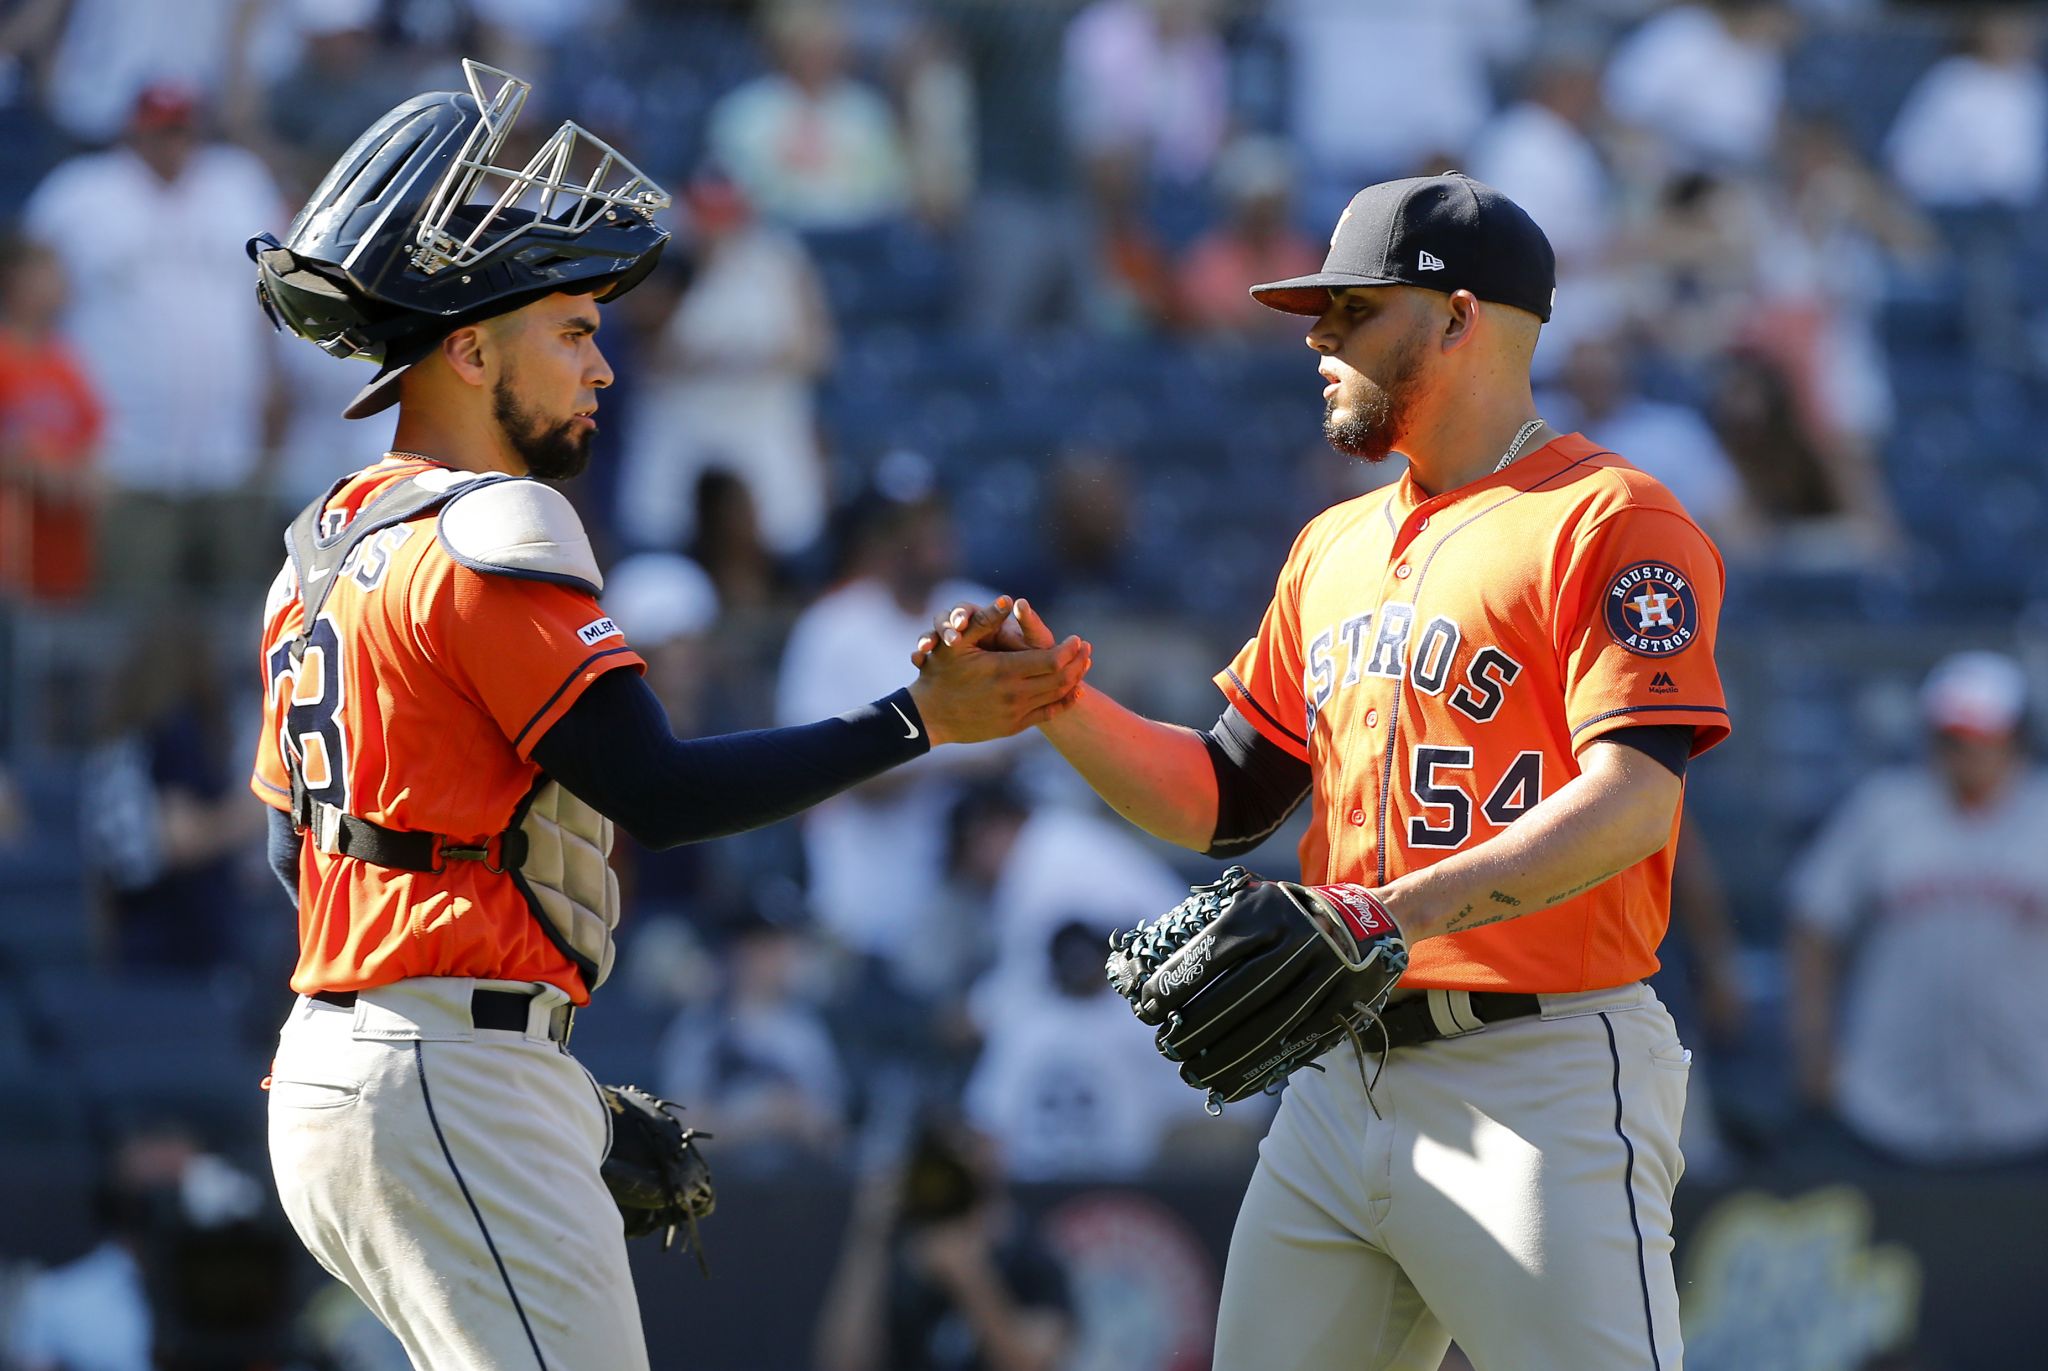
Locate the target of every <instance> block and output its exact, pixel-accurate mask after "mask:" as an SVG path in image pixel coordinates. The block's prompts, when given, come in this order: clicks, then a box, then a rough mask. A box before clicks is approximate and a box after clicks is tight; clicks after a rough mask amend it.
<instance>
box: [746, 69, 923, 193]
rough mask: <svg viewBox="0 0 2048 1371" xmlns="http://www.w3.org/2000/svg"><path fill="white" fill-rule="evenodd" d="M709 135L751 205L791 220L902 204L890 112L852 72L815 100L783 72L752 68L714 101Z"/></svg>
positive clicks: (900, 163) (898, 159)
mask: <svg viewBox="0 0 2048 1371" xmlns="http://www.w3.org/2000/svg"><path fill="white" fill-rule="evenodd" d="M710 144H711V151H712V154H713V155H714V157H715V158H716V159H717V161H718V162H719V164H720V165H721V166H723V167H724V168H725V169H726V171H727V172H728V173H729V174H730V175H731V176H732V178H733V180H734V181H735V182H737V183H738V184H739V186H740V187H741V189H743V190H744V191H746V194H747V199H748V200H749V201H751V202H752V203H753V204H754V205H755V207H756V208H758V209H759V210H760V211H761V212H762V213H763V214H766V215H768V216H769V217H771V218H773V219H776V220H779V221H780V222H782V223H785V224H788V225H791V226H792V227H795V228H803V229H838V228H859V227H861V226H863V225H869V224H875V223H879V222H881V221H883V220H885V219H888V218H891V217H893V216H894V215H896V214H899V213H901V212H902V210H903V208H904V200H905V196H906V194H907V185H906V178H905V174H904V166H903V149H902V147H901V145H900V143H899V141H898V138H897V134H896V117H895V115H894V114H893V113H892V112H891V111H890V109H889V104H888V102H887V101H886V100H884V99H883V98H882V97H881V96H880V95H879V94H878V93H876V92H875V91H873V90H870V89H869V88H868V87H866V86H864V85H862V84H860V83H859V82H857V81H854V80H852V79H850V78H849V79H842V80H839V81H836V82H834V83H833V84H832V85H831V86H830V87H829V88H828V89H826V90H825V91H823V92H822V93H820V94H819V95H818V96H817V97H816V98H815V99H814V98H812V97H811V96H809V95H807V94H805V92H804V90H803V88H802V87H800V86H798V85H797V84H796V82H794V81H792V80H790V79H789V78H788V77H787V76H783V75H780V74H776V73H771V74H769V75H767V76H760V77H756V78H755V79H754V80H752V81H749V82H748V83H747V84H746V85H744V86H741V87H740V88H739V89H737V90H735V91H733V92H732V93H731V94H730V95H727V96H726V97H725V98H724V99H723V100H721V101H719V103H718V106H717V107H716V108H715V109H714V110H712V112H711V130H710Z"/></svg>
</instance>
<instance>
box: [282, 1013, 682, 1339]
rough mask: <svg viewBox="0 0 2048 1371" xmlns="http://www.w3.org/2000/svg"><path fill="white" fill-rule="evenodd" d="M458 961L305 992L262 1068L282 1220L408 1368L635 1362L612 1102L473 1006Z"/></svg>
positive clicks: (535, 1019) (532, 1026)
mask: <svg viewBox="0 0 2048 1371" xmlns="http://www.w3.org/2000/svg"><path fill="white" fill-rule="evenodd" d="M479 985H481V986H483V987H485V988H497V989H513V990H522V991H528V990H532V989H534V987H533V986H531V985H528V984H525V983H516V982H491V981H484V982H478V981H474V980H469V979H465V978H457V977H433V978H420V979H415V980H408V981H401V982H399V983H398V984H396V985H392V986H384V987H381V988H379V989H376V990H366V991H363V992H362V993H361V994H360V995H359V996H358V998H357V1002H356V1004H355V1006H354V1007H353V1008H339V1007H336V1006H331V1005H327V1004H323V1003H320V1002H319V1001H315V1000H310V999H306V998H304V997H301V998H300V1000H299V1001H298V1003H297V1005H296V1006H295V1007H294V1008H293V1010H292V1013H291V1017H290V1018H289V1019H287V1020H286V1022H285V1025H284V1029H283V1031H282V1033H281V1034H280V1035H279V1038H278V1048H277V1059H276V1061H275V1063H274V1064H273V1065H272V1068H271V1085H270V1160H271V1167H272V1169H273V1171H274V1173H275V1174H276V1177H277V1189H278V1194H279V1195H280V1196H281V1197H282V1199H283V1201H284V1210H285V1213H286V1215H287V1216H288V1217H289V1218H290V1219H291V1223H292V1227H293V1228H295V1229H297V1230H298V1234H299V1237H300V1239H301V1240H302V1241H304V1243H305V1244H306V1247H307V1249H308V1250H310V1251H311V1252H312V1254H313V1255H314V1256H315V1257H316V1258H318V1259H319V1261H320V1264H321V1265H322V1266H324V1267H326V1268H327V1269H328V1271H330V1272H332V1273H333V1274H334V1276H335V1277H336V1278H337V1279H339V1280H341V1281H342V1282H344V1283H345V1284H347V1285H348V1286H349V1287H350V1288H351V1289H353V1290H354V1291H355V1292H356V1294H357V1295H359V1296H361V1297H362V1300H363V1302H364V1303H365V1304H366V1305H368V1306H369V1307H370V1310H371V1311H372V1312H373V1313H375V1314H376V1315H377V1317H378V1318H379V1319H381V1320H383V1322H384V1324H385V1325H386V1326H387V1327H388V1328H390V1329H391V1331H392V1332H393V1333H394V1334H396V1335H397V1337H398V1339H399V1341H400V1342H401V1343H403V1344H404V1346H405V1350H406V1353H407V1355H409V1356H410V1357H411V1358H412V1361H413V1365H414V1366H415V1367H418V1368H420V1371H502V1369H504V1368H515V1367H516V1368H520V1371H536V1368H540V1369H542V1371H584V1369H585V1368H596V1367H604V1368H606V1371H613V1369H614V1368H617V1371H644V1368H646V1366H647V1350H646V1343H645V1339H644V1337H643V1335H642V1333H641V1328H640V1308H639V1304H638V1302H637V1301H636V1300H635V1298H634V1294H633V1279H632V1275H631V1273H630V1272H629V1271H628V1269H627V1265H626V1242H625V1238H624V1236H623V1235H622V1233H621V1230H620V1223H619V1217H618V1210H617V1208H616V1207H614V1205H613V1203H612V1199H611V1195H610V1193H609V1192H608V1191H607V1190H606V1189H605V1187H604V1182H603V1181H602V1180H601V1179H600V1178H599V1175H598V1168H599V1166H600V1165H601V1164H602V1162H603V1159H604V1154H605V1150H606V1148H607V1146H608V1141H609V1140H608V1130H609V1128H610V1119H609V1111H607V1110H606V1109H605V1107H604V1104H603V1101H602V1100H601V1099H600V1098H599V1096H598V1093H597V1087H596V1084H595V1083H594V1082H593V1081H592V1080H591V1078H590V1074H589V1073H588V1072H586V1071H585V1070H584V1069H583V1068H582V1066H580V1065H579V1064H578V1063H577V1061H576V1059H575V1058H574V1057H571V1056H570V1055H569V1054H568V1053H567V1052H565V1051H563V1050H562V1049H561V1048H560V1047H558V1046H557V1045H556V1044H555V1043H553V1042H551V1041H550V1040H549V1038H548V1035H547V1025H548V1017H549V1013H550V1011H551V1010H553V1009H554V1007H555V1006H557V1005H559V1004H561V1003H562V1002H563V1000H564V998H565V997H564V996H563V994H562V992H561V991H559V990H555V989H553V988H543V989H542V990H541V993H539V994H538V995H536V996H535V997H534V1004H533V1009H532V1011H531V1013H530V1016H529V1021H528V1029H527V1031H526V1032H525V1033H518V1032H512V1031H508V1030H501V1029H488V1028H485V1029H479V1028H477V1027H475V1026H474V1025H473V1024H472V1023H471V1021H470V1010H469V1004H470V993H471V991H472V990H473V989H474V988H476V987H477V986H479Z"/></svg>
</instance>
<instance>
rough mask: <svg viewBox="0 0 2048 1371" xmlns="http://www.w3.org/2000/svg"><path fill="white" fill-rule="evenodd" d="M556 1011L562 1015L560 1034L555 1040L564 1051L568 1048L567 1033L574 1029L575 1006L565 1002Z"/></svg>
mask: <svg viewBox="0 0 2048 1371" xmlns="http://www.w3.org/2000/svg"><path fill="white" fill-rule="evenodd" d="M557 1012H558V1013H560V1014H561V1016H562V1036H561V1037H559V1038H557V1039H555V1041H556V1042H557V1043H558V1044H560V1045H561V1047H562V1050H563V1051H565V1052H566V1051H567V1050H568V1048H569V1035H570V1034H571V1033H573V1032H575V1031H576V1006H575V1005H573V1004H565V1005H563V1006H562V1007H561V1008H560V1010H558V1011H557Z"/></svg>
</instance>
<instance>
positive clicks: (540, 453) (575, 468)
mask: <svg viewBox="0 0 2048 1371" xmlns="http://www.w3.org/2000/svg"><path fill="white" fill-rule="evenodd" d="M491 417H492V418H494V419H496V420H497V421H498V427H499V428H501V429H503V430H504V433H505V438H506V440H507V441H508V442H510V443H511V444H512V450H513V451H514V452H516V453H518V454H519V460H520V461H522V462H524V463H526V471H527V474H528V475H529V476H535V477H538V478H539V479H541V480H543V481H566V480H568V479H570V478H571V477H573V476H580V475H582V473H583V468H585V467H587V466H589V465H590V440H591V439H592V438H593V437H595V436H596V434H595V431H594V430H590V429H583V430H578V429H577V427H576V420H575V417H574V416H573V415H572V416H571V417H569V418H567V419H563V420H561V421H560V422H558V423H553V424H550V423H548V422H547V420H545V419H543V418H541V417H540V416H539V415H537V414H535V413H534V412H533V411H532V410H530V409H528V408H526V406H524V405H522V404H520V403H519V397H518V396H517V395H515V394H514V393H513V389H512V374H511V373H510V372H509V371H508V372H507V373H506V374H504V375H503V376H500V377H499V378H498V383H497V385H495V386H493V387H492V389H491Z"/></svg>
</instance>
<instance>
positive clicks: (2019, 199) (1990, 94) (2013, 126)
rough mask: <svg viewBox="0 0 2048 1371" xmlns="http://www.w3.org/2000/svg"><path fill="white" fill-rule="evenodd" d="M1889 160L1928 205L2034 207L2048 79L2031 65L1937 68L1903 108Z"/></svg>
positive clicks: (2045, 137)
mask: <svg viewBox="0 0 2048 1371" xmlns="http://www.w3.org/2000/svg"><path fill="white" fill-rule="evenodd" d="M1885 155H1886V158H1887V159H1888V160H1889V162H1890V164H1891V172H1892V176H1893V177H1894V179H1896V180H1897V181H1898V183H1899V185H1900V186H1901V187H1903V188H1904V189H1905V191H1906V193H1907V194H1908V195H1910V196H1912V197H1913V198H1914V199H1915V200H1917V201H1919V202H1920V203H1921V204H1923V205H1928V206H1931V207H1934V208H1939V209H1951V208H1965V207H1968V206H1972V205H1987V204H1988V205H2008V206H2021V205H2030V204H2032V203H2033V202H2034V201H2035V200H2037V199H2039V198H2040V195H2041V184H2042V174H2043V171H2044V168H2048V78H2044V77H2043V75H2042V72H2041V69H2040V68H2039V67H2038V66H2034V65H2031V64H2030V65H2027V66H2024V67H2010V66H1993V65H1991V64H1990V63H1988V62H1984V61H1982V60H1980V59H1978V58H1975V57H1968V56H1956V57H1949V58H1946V59H1944V60H1943V61H1940V62H1937V63H1935V65H1934V66H1933V67H1932V68H1931V69H1930V70H1929V71H1928V72H1927V74H1926V75H1925V76H1923V77H1921V78H1920V80H1919V82H1918V83H1917V84H1916V85H1915V86H1914V87H1913V89H1912V92H1911V93H1910V94H1909V95H1907V97H1906V103H1905V104H1904V105H1903V106H1901V107H1900V109H1899V116H1898V118H1897V119H1896V120H1895V121H1894V122H1893V124H1892V131H1891V135H1890V137H1889V138H1888V139H1887V140H1886V143H1885Z"/></svg>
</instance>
